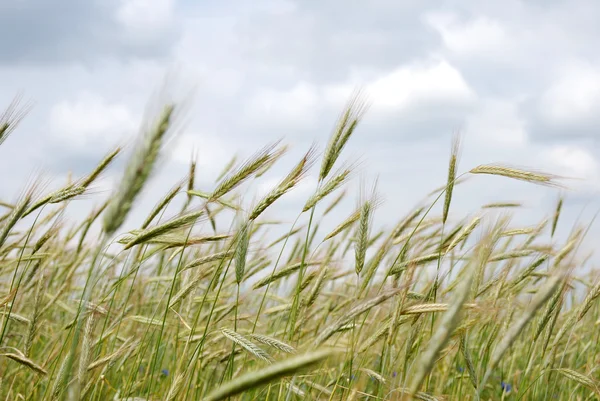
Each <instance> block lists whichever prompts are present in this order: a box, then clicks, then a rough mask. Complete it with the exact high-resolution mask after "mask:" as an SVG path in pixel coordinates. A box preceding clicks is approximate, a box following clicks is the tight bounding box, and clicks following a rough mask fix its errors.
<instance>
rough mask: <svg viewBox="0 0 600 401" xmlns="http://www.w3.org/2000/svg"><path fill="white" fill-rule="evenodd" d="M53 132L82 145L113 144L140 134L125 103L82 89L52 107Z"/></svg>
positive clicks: (82, 146)
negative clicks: (108, 99) (113, 101)
mask: <svg viewBox="0 0 600 401" xmlns="http://www.w3.org/2000/svg"><path fill="white" fill-rule="evenodd" d="M49 125H50V131H51V133H52V135H53V136H54V137H55V138H57V139H59V140H61V141H63V142H65V143H68V144H69V146H72V147H74V148H78V149H82V148H85V147H89V146H95V145H97V144H99V143H102V144H107V143H108V144H113V143H114V142H116V141H121V140H122V139H124V138H128V137H131V136H133V135H135V134H137V129H138V126H137V119H136V118H135V116H134V115H133V113H132V112H131V110H130V109H129V108H128V107H127V106H126V105H125V104H123V103H110V102H108V101H107V100H106V99H104V98H103V97H101V96H99V95H97V94H92V93H81V94H80V95H79V96H77V97H76V98H75V99H74V100H65V101H62V102H60V103H58V104H56V105H54V106H53V107H52V109H51V110H50V117H49Z"/></svg>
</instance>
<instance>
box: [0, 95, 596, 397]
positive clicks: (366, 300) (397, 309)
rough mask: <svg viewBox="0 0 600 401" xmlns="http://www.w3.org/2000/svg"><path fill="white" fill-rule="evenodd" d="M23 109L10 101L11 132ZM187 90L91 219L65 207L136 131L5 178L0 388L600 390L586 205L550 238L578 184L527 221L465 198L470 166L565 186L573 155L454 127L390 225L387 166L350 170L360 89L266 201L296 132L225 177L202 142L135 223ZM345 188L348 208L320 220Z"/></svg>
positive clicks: (282, 393) (72, 392)
mask: <svg viewBox="0 0 600 401" xmlns="http://www.w3.org/2000/svg"><path fill="white" fill-rule="evenodd" d="M27 111H28V110H27V107H26V106H25V105H22V104H20V103H19V102H13V103H12V104H10V105H9V107H8V108H7V109H6V111H5V112H4V114H3V115H2V116H1V119H0V145H1V144H2V142H4V140H6V139H7V137H8V136H9V134H12V133H13V131H15V130H16V131H17V133H16V134H15V135H18V129H17V126H18V123H19V122H20V121H21V120H22V119H23V118H24V117H26V113H27ZM181 112H182V107H181V105H180V104H178V103H170V102H166V103H165V104H163V105H162V107H160V108H159V109H158V112H156V113H155V114H154V115H152V116H150V118H148V120H147V121H145V122H144V125H143V127H142V129H141V132H140V135H139V138H138V141H137V142H136V143H135V145H134V146H133V149H132V152H131V155H130V156H129V158H128V159H127V160H124V162H125V164H124V168H123V169H122V172H121V179H120V181H119V182H118V183H117V185H116V186H115V187H114V188H113V192H112V193H111V194H110V196H109V197H108V198H107V199H106V200H105V201H102V202H98V204H97V205H96V208H95V209H94V210H93V211H92V213H91V214H89V215H88V216H86V217H83V218H81V220H80V221H73V220H69V219H65V218H63V216H64V212H65V210H66V209H67V208H68V207H69V204H70V202H71V201H72V200H75V199H77V198H80V197H82V196H86V197H88V198H93V193H92V192H93V191H90V189H91V188H93V184H94V183H95V182H96V181H97V179H98V177H100V176H101V175H102V174H103V172H105V170H106V168H107V167H108V166H109V165H111V163H113V161H114V160H116V159H117V158H119V157H122V153H123V152H122V149H121V148H115V149H107V150H106V156H105V158H103V159H102V160H100V161H99V162H98V164H97V167H96V168H95V169H93V170H92V171H90V172H89V174H88V175H85V176H83V177H76V178H74V179H72V180H71V181H69V182H68V183H66V184H65V185H64V186H62V187H59V188H55V189H53V190H51V191H48V190H46V189H45V188H42V186H41V185H39V183H37V182H34V183H30V184H28V185H27V186H26V187H25V188H24V189H23V191H22V192H21V194H20V195H19V196H17V197H15V199H2V203H0V277H1V279H0V280H1V281H0V308H1V309H0V312H1V316H0V319H1V322H2V324H1V331H0V350H1V351H0V357H1V358H0V399H2V400H80V399H81V400H94V401H99V400H140V401H141V400H169V401H172V400H213V401H214V400H222V399H230V400H234V399H235V400H282V401H283V400H285V401H289V400H410V399H414V400H425V401H429V400H554V399H556V400H597V399H599V397H600V392H599V388H598V384H599V383H600V372H599V371H598V369H597V367H598V366H599V362H600V342H599V337H600V330H599V328H600V327H599V326H598V325H599V324H600V307H599V300H598V297H599V295H600V280H599V278H598V275H597V274H596V272H595V271H593V270H592V269H585V270H582V269H579V267H581V266H582V265H583V264H584V263H585V258H583V257H582V256H581V255H580V254H579V252H578V250H579V246H580V244H581V242H582V240H583V239H584V238H585V236H586V233H587V229H588V227H587V226H574V227H572V228H567V230H570V235H569V237H568V239H567V240H566V241H564V242H559V241H557V240H556V236H555V233H556V230H557V227H558V226H561V227H563V229H564V227H565V226H568V225H569V222H568V221H563V220H562V219H561V208H562V204H563V200H562V198H560V200H559V201H558V202H557V205H556V207H555V208H554V209H552V210H548V211H547V213H546V218H545V219H544V220H543V221H540V222H539V224H537V225H533V226H520V225H519V224H518V223H516V222H514V221H513V220H512V219H511V210H514V209H516V208H519V205H518V204H509V203H495V204H487V205H481V208H480V209H479V210H475V211H473V214H472V215H471V216H470V217H468V218H462V219H461V218H460V216H459V217H456V216H454V217H455V218H454V219H449V215H450V214H451V213H452V206H453V205H452V194H453V192H455V191H460V190H461V187H460V185H459V184H460V183H461V182H462V181H463V180H464V179H467V178H476V179H486V177H487V176H490V175H493V176H499V177H502V178H503V179H505V180H521V181H525V182H527V183H529V184H530V185H543V186H546V187H547V190H548V191H555V190H556V187H560V185H562V184H561V177H558V176H555V175H552V174H546V173H543V172H540V171H536V170H533V169H532V170H524V169H518V168H513V167H511V166H505V165H497V164H489V165H480V166H461V165H460V164H459V160H458V154H459V151H460V140H459V138H458V137H456V139H455V141H454V144H453V146H452V148H451V149H450V152H449V154H450V157H449V161H448V171H447V182H446V183H445V184H444V185H442V186H441V187H440V188H437V189H435V190H434V191H432V192H431V193H430V194H427V196H426V197H425V200H424V201H423V203H422V205H421V206H419V207H417V208H416V209H415V210H412V211H409V212H408V213H406V214H404V215H401V216H386V220H388V221H393V222H394V224H393V225H392V227H391V228H390V229H379V228H378V227H376V226H375V225H374V223H373V218H374V215H375V214H376V213H378V206H379V204H380V194H379V191H378V189H377V187H376V185H372V186H369V185H366V184H365V185H362V186H361V191H360V192H359V193H356V194H355V196H352V195H353V194H352V193H350V191H348V190H347V189H346V188H347V185H348V183H349V182H351V180H353V179H354V178H355V174H354V172H355V171H354V169H355V166H354V165H353V164H352V163H349V162H348V161H347V160H345V158H344V148H345V147H346V144H347V143H348V141H351V140H352V136H353V135H355V131H357V130H359V129H360V121H361V118H362V117H363V116H364V115H365V113H367V112H368V111H367V105H366V102H365V101H364V99H363V97H362V96H361V94H360V93H357V94H355V95H353V96H352V97H351V99H350V100H349V102H348V103H347V106H346V108H345V109H344V110H342V112H341V114H340V116H339V119H338V121H337V122H336V124H335V126H334V129H333V130H332V133H331V135H330V137H329V139H328V142H327V144H326V146H324V147H323V148H322V149H321V148H319V147H317V146H313V147H311V148H309V149H306V153H305V154H304V156H303V157H302V158H300V160H297V161H295V163H296V164H295V165H294V167H293V168H292V169H291V170H290V171H286V172H283V174H282V176H283V177H284V178H283V179H282V180H281V181H280V182H279V183H278V184H277V185H276V186H275V187H274V188H273V189H272V190H271V191H270V192H268V193H267V194H266V195H264V196H263V197H262V198H260V199H258V200H257V201H255V202H252V203H248V202H245V203H244V202H242V201H241V200H240V199H241V197H240V192H239V191H240V188H242V185H244V184H245V183H247V182H249V181H251V180H260V178H261V176H262V175H263V174H264V173H265V172H266V171H267V170H269V169H279V168H280V167H279V166H278V164H277V163H278V161H279V160H280V159H281V158H284V157H286V147H285V146H284V144H282V143H279V142H278V143H273V144H268V145H267V146H265V147H264V148H262V149H258V150H257V151H256V153H254V154H253V155H252V156H250V157H249V158H248V159H246V160H242V161H238V160H236V159H232V160H231V161H227V160H225V161H223V172H222V174H221V175H220V177H219V179H218V180H217V182H215V183H214V186H213V187H212V188H211V189H207V188H201V189H200V188H198V187H197V186H196V183H195V176H196V171H195V169H196V165H195V163H194V162H192V163H191V164H190V169H189V173H188V175H187V177H184V178H183V179H182V180H181V181H179V182H175V183H173V187H172V189H171V190H170V191H169V192H168V193H166V194H165V195H164V197H163V198H161V199H156V200H155V202H156V205H155V207H154V208H153V209H152V211H151V213H149V215H148V216H147V217H146V218H145V220H144V221H143V222H142V223H141V224H140V225H139V227H138V228H137V229H135V230H129V231H127V230H124V229H123V224H124V222H125V221H126V219H127V217H128V215H130V213H131V211H132V210H134V209H135V208H136V207H138V206H139V205H138V203H139V202H138V201H139V198H140V194H141V193H142V190H143V188H144V186H145V185H146V184H147V182H148V180H149V179H150V178H151V177H152V175H153V174H154V173H155V172H156V170H157V169H158V161H159V159H160V156H161V153H162V152H163V148H164V145H165V143H166V142H167V140H168V139H169V138H170V137H172V136H173V135H175V134H176V132H177V131H178V129H179V127H178V123H179V121H180V119H181V115H182V113H181ZM1 152H2V147H1V146H0V153H1ZM0 160H1V158H0ZM309 175H313V176H315V177H317V179H318V185H317V189H316V191H315V192H314V193H313V194H311V196H309V197H308V198H307V199H306V201H305V204H304V206H303V207H302V208H301V209H299V210H297V216H296V217H297V218H298V219H297V220H296V222H283V221H273V220H268V219H266V217H265V216H266V215H267V213H265V211H266V210H268V209H269V208H270V207H272V205H274V204H276V203H277V202H280V201H281V200H280V199H282V198H284V197H285V196H286V194H287V193H288V192H290V191H291V190H292V189H294V187H296V186H297V185H298V184H299V183H300V182H302V180H304V179H306V177H308V176H309ZM348 197H352V198H355V205H356V207H355V209H354V211H352V212H351V213H348V215H347V218H345V219H343V220H340V221H339V222H338V223H337V224H336V225H335V228H334V229H331V230H330V231H327V232H324V231H323V229H322V228H321V227H323V226H322V225H321V221H322V220H323V219H324V218H325V217H326V216H331V213H332V211H333V210H334V209H335V208H339V207H340V206H339V205H340V202H341V201H342V200H343V199H344V198H348ZM174 204H177V205H180V206H178V207H177V208H174V207H172V206H173V205H174ZM270 217H272V216H270ZM300 218H302V219H303V220H302V221H306V223H302V224H300V223H298V222H299V221H300ZM273 233H277V234H276V235H275V234H273ZM282 233H283V235H282Z"/></svg>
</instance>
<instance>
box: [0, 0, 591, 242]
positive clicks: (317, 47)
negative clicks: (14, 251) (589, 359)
mask: <svg viewBox="0 0 600 401" xmlns="http://www.w3.org/2000/svg"><path fill="white" fill-rule="evenodd" d="M599 18H600V3H599V2H597V1H595V0H571V1H566V0H565V1H559V0H550V1H541V0H505V1H495V2H483V1H475V0H456V1H452V0H447V1H435V2H434V1H423V0H419V1H416V0H403V1H392V0H372V1H354V0H319V1H314V0H305V1H292V0H255V1H218V2H217V1H214V2H208V1H191V0H183V1H176V0H86V1H81V0H56V1H52V2H48V1H43V0H16V1H10V2H8V1H5V2H1V3H0V36H1V37H2V38H3V40H2V44H1V45H0V74H1V77H2V85H1V86H0V104H2V105H7V104H8V103H9V102H10V101H11V99H12V98H13V97H14V96H15V94H17V93H23V96H24V99H31V100H33V101H34V102H35V106H34V108H33V109H32V111H31V112H30V114H29V115H28V117H27V118H26V120H25V121H24V122H23V123H22V125H21V126H20V128H19V129H18V130H17V131H16V132H15V133H14V134H13V136H11V137H10V139H9V140H8V141H7V142H5V144H3V145H2V148H1V149H0V152H1V153H0V155H1V156H0V174H1V176H2V186H1V187H0V199H3V200H7V201H10V200H14V199H15V197H16V196H17V195H18V191H19V190H20V189H21V188H23V187H24V186H25V185H26V184H27V182H28V180H30V179H31V177H32V176H33V175H34V174H36V173H39V172H43V173H44V175H45V176H46V177H49V178H51V179H53V180H54V181H53V183H55V185H56V186H58V185H60V184H61V183H63V182H64V179H65V177H66V176H67V174H68V173H69V172H72V173H73V175H75V176H77V175H82V174H85V173H86V172H87V171H89V169H90V168H92V167H93V166H94V165H95V163H97V161H98V160H100V158H101V157H102V155H103V154H105V153H106V152H107V151H108V150H110V148H111V147H112V146H114V145H115V144H118V143H123V142H127V141H131V138H134V137H135V135H136V134H137V132H138V127H139V126H140V122H141V120H142V118H143V113H144V110H145V108H146V106H147V105H148V102H149V100H150V99H152V95H153V94H154V93H156V91H157V89H159V88H160V87H161V86H162V84H163V83H164V80H165V75H166V74H170V75H169V76H170V77H172V78H173V77H175V78H173V79H172V81H173V82H176V87H177V88H178V89H177V91H176V93H177V94H179V95H181V97H182V98H185V99H190V97H189V94H190V93H193V96H192V97H191V100H186V102H187V106H188V111H187V113H186V120H185V126H184V127H183V129H182V130H181V132H180V134H179V135H178V136H177V138H176V140H175V141H174V142H173V143H172V144H171V146H170V147H169V148H168V149H167V154H166V156H165V160H164V163H163V166H162V167H163V169H162V170H161V173H160V174H158V175H157V177H155V180H154V181H153V183H152V186H151V187H150V188H149V190H148V193H147V194H146V195H147V196H146V197H145V198H144V199H145V200H144V201H143V203H142V208H143V207H145V206H147V205H149V206H148V207H151V206H152V205H153V204H154V202H155V201H156V199H158V198H159V197H160V196H161V194H162V193H163V192H164V191H166V190H167V189H168V188H170V187H171V185H172V184H173V183H174V182H175V180H177V179H180V178H181V177H183V176H184V175H185V173H186V171H187V165H188V163H189V160H190V157H191V154H192V150H195V152H196V154H197V156H198V181H199V186H200V187H201V189H203V190H210V188H211V185H213V182H214V177H215V176H216V175H217V174H218V172H219V170H220V169H221V167H222V166H223V165H225V164H226V163H227V161H228V160H229V159H230V157H231V156H232V155H233V154H235V153H238V154H239V155H240V157H243V156H248V155H250V154H251V153H252V152H253V151H254V150H257V149H258V148H260V147H262V146H263V145H266V144H267V143H269V142H271V141H273V140H276V139H279V138H283V140H284V142H285V143H288V144H290V145H292V150H291V152H290V154H289V155H288V157H287V159H286V160H287V161H284V162H282V164H281V167H280V168H279V169H276V170H275V171H274V172H272V173H270V174H269V175H268V176H267V177H265V179H264V181H263V182H262V183H261V184H259V190H260V189H261V188H263V190H264V188H268V186H269V184H270V183H273V182H276V180H277V179H278V178H279V176H278V174H279V175H283V174H285V172H286V171H285V167H287V166H289V165H291V163H293V162H295V161H296V160H297V159H298V156H299V155H300V154H301V153H302V152H303V151H305V150H306V149H307V148H308V146H310V144H311V143H312V142H315V141H316V142H317V143H318V144H319V145H320V146H321V149H322V148H323V147H324V146H325V144H326V141H327V137H328V136H329V134H330V132H331V130H332V127H333V125H334V123H335V120H336V118H337V117H338V114H339V112H340V110H341V109H342V107H343V105H344V103H345V102H346V100H347V98H348V96H349V94H350V93H351V92H352V90H353V89H355V88H357V87H362V88H364V90H365V92H366V93H367V94H368V97H369V99H370V103H371V107H370V109H369V112H368V114H367V116H366V117H365V119H364V121H363V124H362V125H361V126H360V128H359V129H358V131H357V132H356V135H355V136H354V137H353V138H352V140H351V143H350V145H349V146H348V148H347V151H346V153H345V155H344V156H345V158H346V159H347V160H350V161H355V160H360V175H361V176H362V177H363V178H365V179H366V180H371V181H372V180H374V179H375V178H377V177H378V180H379V186H378V188H379V192H380V193H381V195H382V196H383V199H384V200H385V202H384V203H383V205H382V206H381V208H380V210H379V212H378V213H379V214H378V218H379V221H380V222H383V223H384V224H385V223H388V224H393V223H394V222H395V221H396V220H397V219H398V218H400V217H401V216H402V215H404V214H405V213H406V212H407V211H408V210H410V208H412V207H414V206H415V204H416V203H417V202H418V201H419V200H420V199H422V197H423V196H424V195H426V194H427V193H428V192H429V191H431V190H432V189H434V188H436V187H438V186H439V185H441V184H443V183H444V182H445V177H446V166H447V163H448V156H449V151H450V144H451V138H452V135H453V134H454V133H455V132H460V133H461V134H462V136H463V137H462V145H463V146H462V152H461V159H460V171H461V172H463V171H466V170H468V169H470V168H472V167H474V166H476V165H477V164H482V163H493V162H504V163H509V164H513V165H517V166H524V167H532V168H537V169H540V170H545V171H549V172H552V173H556V174H559V175H564V176H568V177H573V178H577V179H574V180H569V181H567V182H566V183H567V185H568V186H569V190H568V191H565V195H566V197H567V207H566V208H565V215H564V216H565V219H564V221H563V224H564V227H563V228H562V230H563V232H564V233H566V234H568V230H569V229H570V228H571V227H572V226H573V224H575V223H576V221H580V222H581V223H584V224H585V223H588V222H589V221H590V217H591V216H593V215H594V213H595V212H596V211H597V210H598V208H599V206H600V202H599V196H598V195H600V143H599V141H598V139H599V138H600V131H599V128H600V69H599V67H600V58H599V57H600V56H598V52H597V39H598V37H600V25H598V23H597V21H598V19H599ZM2 107H4V106H2ZM286 163H287V164H286ZM120 167H122V166H119V165H115V166H114V168H113V169H112V170H111V171H110V172H109V173H108V174H107V175H106V177H105V184H107V185H109V184H110V183H111V182H115V181H116V180H118V178H119V173H120ZM312 184H314V180H313V181H311V179H308V180H307V182H306V184H305V185H304V187H301V188H300V189H299V190H297V191H296V192H294V193H292V194H289V196H288V197H287V198H286V199H285V202H287V203H285V202H284V204H282V205H284V206H281V207H283V208H284V209H287V210H288V211H289V212H290V213H289V215H290V216H292V215H294V214H295V213H297V211H298V209H297V208H298V204H299V203H301V202H302V200H303V199H305V198H306V196H308V195H309V194H310V193H309V192H310V189H311V185H312ZM107 188H109V187H107ZM98 191H100V192H102V193H109V189H106V190H102V189H98ZM557 196H558V191H557V190H554V189H549V188H538V187H533V186H531V185H524V184H521V183H513V182H508V181H507V180H505V179H498V178H494V177H491V178H485V177H476V179H473V180H471V181H470V182H468V183H465V184H463V185H461V186H459V187H457V189H456V193H455V198H454V204H453V208H452V210H453V212H454V214H453V218H454V219H459V218H461V217H464V216H465V215H467V214H472V213H474V212H476V211H477V208H478V207H479V206H481V205H482V204H484V203H486V202H493V201H520V202H523V203H524V204H525V206H526V207H525V209H524V212H522V218H523V220H521V221H523V222H524V224H525V223H533V222H535V221H537V220H538V219H539V218H541V217H542V216H544V215H548V214H549V213H551V212H552V209H553V207H554V205H555V203H556V199H557ZM144 202H145V203H144ZM353 206H354V202H353V201H350V202H349V203H348V204H347V205H346V207H353ZM280 210H283V209H280ZM578 219H579V220H578ZM599 233H600V230H598V229H592V231H591V234H590V235H594V236H595V237H596V238H597V237H598V234H599ZM566 234H565V235H566Z"/></svg>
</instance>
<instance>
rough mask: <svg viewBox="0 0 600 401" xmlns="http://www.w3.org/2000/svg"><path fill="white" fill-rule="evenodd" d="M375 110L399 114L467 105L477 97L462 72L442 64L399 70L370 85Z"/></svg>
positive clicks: (446, 63)
mask: <svg viewBox="0 0 600 401" xmlns="http://www.w3.org/2000/svg"><path fill="white" fill-rule="evenodd" d="M366 90H367V92H368V94H369V97H370V98H371V99H372V102H373V107H374V109H376V110H380V111H385V112H397V111H401V110H407V109H409V108H412V107H418V106H423V105H428V104H435V105H443V104H449V103H452V104H465V103H469V102H471V101H472V100H473V99H474V98H475V94H474V92H473V91H472V89H471V88H470V87H469V85H468V84H467V82H466V81H465V80H464V78H463V76H462V75H461V73H460V71H458V70H457V69H456V68H454V67H453V66H452V65H450V64H449V63H448V62H447V61H444V60H441V61H437V62H434V63H430V62H428V63H420V64H413V65H409V66H403V67H399V68H398V69H396V70H394V71H392V72H391V73H389V74H388V75H385V76H382V77H381V78H379V79H376V80H375V81H373V82H371V83H370V84H368V85H367V87H366Z"/></svg>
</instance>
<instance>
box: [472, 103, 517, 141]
mask: <svg viewBox="0 0 600 401" xmlns="http://www.w3.org/2000/svg"><path fill="white" fill-rule="evenodd" d="M466 135H467V136H468V137H469V141H471V140H473V141H476V142H477V143H478V145H482V146H489V145H490V144H493V145H494V146H498V145H502V146H508V147H523V146H525V145H526V144H527V131H526V130H525V123H524V121H523V119H522V118H521V117H520V116H519V115H518V104H517V103H516V102H509V101H500V100H487V101H485V102H482V103H481V106H480V107H479V109H478V110H477V111H476V112H475V113H474V114H473V115H471V116H470V117H469V118H468V119H467V124H466Z"/></svg>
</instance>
